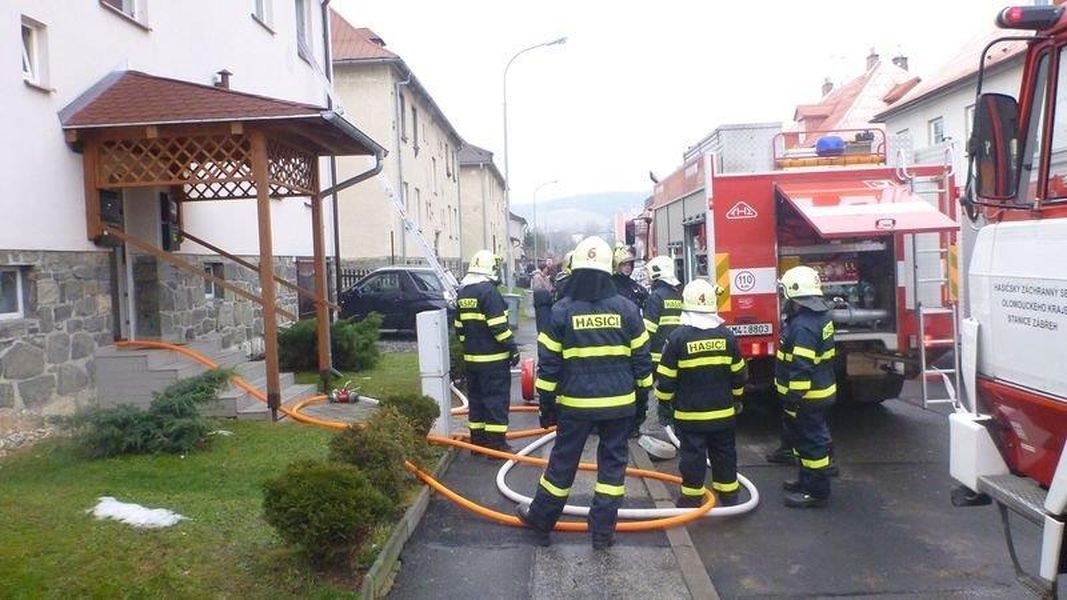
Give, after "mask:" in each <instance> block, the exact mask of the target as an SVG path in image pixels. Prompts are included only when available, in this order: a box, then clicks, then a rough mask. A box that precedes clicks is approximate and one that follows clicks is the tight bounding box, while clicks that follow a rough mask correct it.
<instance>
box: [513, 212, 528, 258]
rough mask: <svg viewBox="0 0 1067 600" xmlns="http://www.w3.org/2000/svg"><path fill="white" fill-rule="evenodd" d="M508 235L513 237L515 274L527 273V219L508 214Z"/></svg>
mask: <svg viewBox="0 0 1067 600" xmlns="http://www.w3.org/2000/svg"><path fill="white" fill-rule="evenodd" d="M508 214H509V216H510V217H511V218H510V219H508V233H509V234H510V235H511V260H512V265H511V266H512V268H514V269H515V270H514V271H513V272H514V273H525V272H526V269H525V266H526V226H527V223H526V219H525V218H523V217H521V216H519V215H517V214H515V213H508Z"/></svg>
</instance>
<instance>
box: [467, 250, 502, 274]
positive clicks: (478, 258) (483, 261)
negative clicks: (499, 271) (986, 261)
mask: <svg viewBox="0 0 1067 600" xmlns="http://www.w3.org/2000/svg"><path fill="white" fill-rule="evenodd" d="M496 268H497V260H496V255H495V254H493V251H492V250H479V251H477V252H475V253H474V256H472V257H471V263H470V265H469V266H468V267H467V273H477V274H478V275H485V276H487V277H493V278H496Z"/></svg>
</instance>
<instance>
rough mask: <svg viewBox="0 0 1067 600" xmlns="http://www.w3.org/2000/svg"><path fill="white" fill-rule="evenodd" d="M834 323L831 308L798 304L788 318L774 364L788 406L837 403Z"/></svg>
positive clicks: (782, 396)
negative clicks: (794, 311)
mask: <svg viewBox="0 0 1067 600" xmlns="http://www.w3.org/2000/svg"><path fill="white" fill-rule="evenodd" d="M834 356H835V352H834V322H833V321H832V320H831V318H830V311H829V310H826V311H819V312H816V311H813V310H811V309H809V308H804V307H798V309H797V312H796V313H795V314H793V315H792V316H791V317H789V318H788V319H787V320H786V323H785V325H784V326H783V327H782V337H781V339H780V340H779V342H778V351H777V353H776V354H775V357H776V358H777V360H776V361H775V363H774V385H775V388H777V390H778V395H779V397H781V398H783V399H784V400H785V402H786V404H787V405H793V406H796V405H798V404H803V405H806V406H828V405H830V404H832V403H833V402H834V399H835V397H836V394H837V383H836V378H835V376H834Z"/></svg>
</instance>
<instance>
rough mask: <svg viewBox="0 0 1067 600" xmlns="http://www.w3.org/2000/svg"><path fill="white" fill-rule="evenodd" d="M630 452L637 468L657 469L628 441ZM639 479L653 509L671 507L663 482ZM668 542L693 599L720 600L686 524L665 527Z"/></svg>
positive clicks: (643, 451) (646, 454)
mask: <svg viewBox="0 0 1067 600" xmlns="http://www.w3.org/2000/svg"><path fill="white" fill-rule="evenodd" d="M630 455H631V456H633V458H634V463H635V464H636V465H637V467H638V468H639V469H645V470H649V471H655V470H657V469H656V467H655V465H653V464H652V461H651V460H650V459H649V458H648V453H647V452H645V450H644V448H642V447H641V446H638V445H637V444H635V443H631V444H630ZM641 481H643V482H644V484H645V489H647V490H648V495H649V496H651V497H652V501H653V502H655V503H656V508H674V501H673V500H672V499H671V495H670V493H669V492H667V486H665V485H663V482H662V481H660V480H658V479H649V478H645V477H642V478H641ZM667 541H668V542H669V543H670V545H671V550H672V551H673V552H674V558H675V560H677V561H678V567H679V568H680V569H681V571H682V579H683V580H684V581H685V586H686V587H687V588H689V595H690V596H692V597H693V598H701V599H707V600H719V592H718V590H716V589H715V584H714V583H712V581H711V577H708V570H707V568H705V567H704V561H702V560H701V559H700V554H699V553H698V552H697V550H696V548H695V547H694V546H693V540H692V539H690V537H689V530H688V529H686V528H685V527H672V528H671V529H668V530H667Z"/></svg>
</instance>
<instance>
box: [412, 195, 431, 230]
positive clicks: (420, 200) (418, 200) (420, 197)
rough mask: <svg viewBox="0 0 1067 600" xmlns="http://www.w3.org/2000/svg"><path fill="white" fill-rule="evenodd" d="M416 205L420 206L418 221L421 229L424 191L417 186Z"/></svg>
mask: <svg viewBox="0 0 1067 600" xmlns="http://www.w3.org/2000/svg"><path fill="white" fill-rule="evenodd" d="M415 206H416V207H417V208H418V211H419V221H418V223H419V228H420V229H421V228H422V192H420V191H419V188H415ZM427 212H428V211H427ZM426 216H427V217H429V214H427V215H426Z"/></svg>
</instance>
